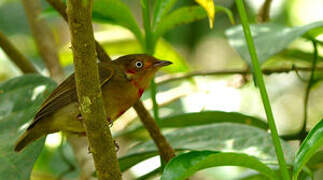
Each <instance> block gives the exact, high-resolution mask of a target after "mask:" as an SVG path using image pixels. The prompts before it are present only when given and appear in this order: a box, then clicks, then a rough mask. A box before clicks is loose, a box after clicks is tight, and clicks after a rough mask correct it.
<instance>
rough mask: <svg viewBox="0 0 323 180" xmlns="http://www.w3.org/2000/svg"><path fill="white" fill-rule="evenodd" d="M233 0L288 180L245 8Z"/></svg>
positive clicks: (281, 169) (286, 176)
mask: <svg viewBox="0 0 323 180" xmlns="http://www.w3.org/2000/svg"><path fill="white" fill-rule="evenodd" d="M235 2H236V4H237V7H238V12H239V15H240V19H241V23H242V27H243V31H244V35H245V38H246V42H247V45H248V50H249V54H250V57H251V61H252V66H253V69H254V75H255V80H256V82H257V84H258V86H259V91H260V94H261V99H262V102H263V105H264V108H265V112H266V116H267V121H268V125H269V128H270V131H271V136H272V140H273V143H274V146H275V151H276V155H277V159H278V162H279V165H280V172H281V175H282V178H283V179H284V180H289V179H290V178H289V173H288V169H287V165H286V161H285V158H284V153H283V149H282V146H281V143H280V139H279V136H278V132H277V128H276V124H275V121H274V116H273V113H272V110H271V106H270V102H269V98H268V94H267V90H266V86H265V83H264V79H263V76H262V72H261V68H260V65H259V60H258V57H257V53H256V48H255V44H254V42H253V39H252V35H251V31H250V27H249V22H248V17H247V13H246V10H245V8H244V4H243V0H236V1H235Z"/></svg>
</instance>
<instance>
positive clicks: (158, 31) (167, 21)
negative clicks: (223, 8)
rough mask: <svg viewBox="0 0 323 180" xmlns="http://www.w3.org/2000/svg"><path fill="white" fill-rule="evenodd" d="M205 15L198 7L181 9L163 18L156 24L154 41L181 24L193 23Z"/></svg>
mask: <svg viewBox="0 0 323 180" xmlns="http://www.w3.org/2000/svg"><path fill="white" fill-rule="evenodd" d="M206 17H207V13H206V12H205V10H204V9H203V8H202V7H200V6H188V7H181V8H178V9H176V10H174V11H173V12H172V13H170V14H168V15H167V16H165V17H164V18H163V19H162V20H161V21H160V22H159V23H158V24H156V27H155V32H154V40H157V39H158V38H159V37H160V36H162V35H163V34H164V33H166V32H167V31H169V30H170V29H173V28H174V27H176V26H179V25H182V24H188V23H192V22H194V21H197V20H200V19H204V18H206Z"/></svg>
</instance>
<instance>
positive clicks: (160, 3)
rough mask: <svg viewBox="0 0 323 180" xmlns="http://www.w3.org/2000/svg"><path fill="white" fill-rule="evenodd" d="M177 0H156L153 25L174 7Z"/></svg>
mask: <svg viewBox="0 0 323 180" xmlns="http://www.w3.org/2000/svg"><path fill="white" fill-rule="evenodd" d="M176 2H177V0H156V1H155V4H154V8H153V26H155V25H156V24H158V23H159V21H160V20H161V19H162V18H163V17H164V16H165V15H166V14H167V13H168V12H169V11H170V10H171V9H172V7H173V6H174V5H175V4H176Z"/></svg>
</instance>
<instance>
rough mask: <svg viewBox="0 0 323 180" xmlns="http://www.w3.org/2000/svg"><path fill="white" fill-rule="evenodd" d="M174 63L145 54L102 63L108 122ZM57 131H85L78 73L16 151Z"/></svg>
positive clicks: (49, 101) (50, 100)
mask: <svg viewBox="0 0 323 180" xmlns="http://www.w3.org/2000/svg"><path fill="white" fill-rule="evenodd" d="M170 64H172V63H171V62H169V61H161V60H158V59H156V58H154V57H152V56H148V55H144V54H134V55H127V56H122V57H120V58H118V59H116V60H115V61H112V63H110V62H101V63H99V64H98V66H99V76H100V83H101V90H102V95H103V101H104V106H105V111H106V114H107V116H108V117H107V123H112V122H113V121H114V120H116V119H117V118H118V117H119V116H120V115H122V114H123V113H124V112H125V111H126V110H128V109H129V108H130V107H131V106H132V105H133V104H134V103H135V102H136V101H138V100H139V98H140V97H141V95H142V93H143V92H144V89H146V88H148V86H149V82H150V81H151V79H152V78H153V76H154V74H155V73H156V72H157V70H158V69H159V68H160V67H163V66H167V65H170ZM89 88H91V87H89ZM57 131H65V132H72V133H84V132H85V130H84V128H83V123H82V117H81V115H80V111H79V103H78V100H77V94H76V87H75V79H74V74H72V75H70V76H69V77H68V78H67V79H66V80H64V81H63V82H62V83H61V84H60V85H59V86H58V87H57V88H56V89H55V90H54V91H53V92H52V93H51V94H50V95H49V97H48V98H47V99H46V100H45V101H44V102H43V104H42V105H41V107H40V109H39V111H38V112H37V114H36V116H35V117H34V120H33V122H32V123H31V124H30V125H29V127H28V128H27V130H26V131H25V132H24V133H23V134H22V136H21V137H20V138H19V139H18V141H17V143H16V146H15V151H21V150H22V149H23V148H24V147H26V146H27V145H28V144H29V143H31V142H33V141H35V140H37V139H39V138H40V137H42V136H44V135H47V134H50V133H54V132H57Z"/></svg>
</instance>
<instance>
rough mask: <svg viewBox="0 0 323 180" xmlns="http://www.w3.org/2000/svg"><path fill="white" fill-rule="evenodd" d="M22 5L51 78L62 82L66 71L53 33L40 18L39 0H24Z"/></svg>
mask: <svg viewBox="0 0 323 180" xmlns="http://www.w3.org/2000/svg"><path fill="white" fill-rule="evenodd" d="M22 4H23V6H24V9H25V12H26V15H27V19H28V22H29V26H30V29H31V32H32V34H33V37H34V38H35V42H36V46H37V48H38V51H39V54H40V56H41V57H42V59H43V60H44V62H45V64H46V67H47V69H48V70H49V74H50V76H51V77H53V79H54V80H56V81H58V82H59V81H62V80H63V79H64V70H63V68H62V66H61V65H60V64H59V59H58V55H57V47H56V43H55V39H54V36H53V33H52V32H51V31H50V28H49V26H48V24H47V23H46V22H45V20H44V19H41V18H40V17H39V14H40V12H41V5H40V2H39V0H22Z"/></svg>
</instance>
